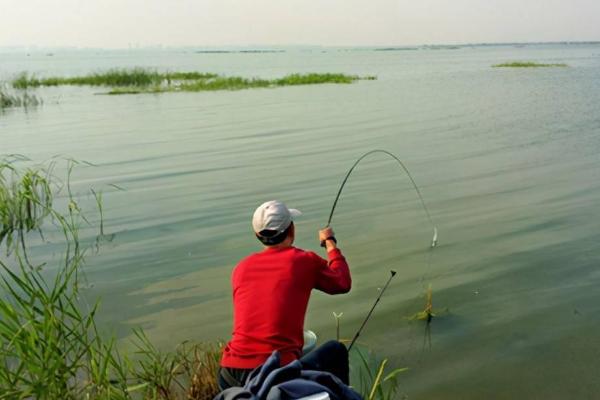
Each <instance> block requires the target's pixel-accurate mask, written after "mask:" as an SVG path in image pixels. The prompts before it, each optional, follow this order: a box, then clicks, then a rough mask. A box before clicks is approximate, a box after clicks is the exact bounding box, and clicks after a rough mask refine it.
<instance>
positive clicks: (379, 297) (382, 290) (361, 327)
mask: <svg viewBox="0 0 600 400" xmlns="http://www.w3.org/2000/svg"><path fill="white" fill-rule="evenodd" d="M390 274H391V276H390V279H388V281H387V282H386V284H385V286H384V287H383V289H381V293H379V296H378V297H377V300H375V304H373V307H371V310H370V311H369V313H368V314H367V318H365V320H364V321H363V323H362V325H361V326H360V328H358V331H357V332H356V335H354V338H353V339H352V342H350V346H348V351H350V350H351V349H352V346H354V343H355V342H356V339H358V337H359V336H360V333H361V332H362V330H363V328H364V327H365V325H366V324H367V321H368V320H369V318H370V317H371V314H373V310H374V309H375V307H376V306H377V303H379V300H380V299H381V296H383V292H385V289H387V287H388V285H389V284H390V282H391V281H392V278H393V277H394V276H396V271H390Z"/></svg>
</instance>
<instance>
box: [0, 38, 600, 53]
mask: <svg viewBox="0 0 600 400" xmlns="http://www.w3.org/2000/svg"><path fill="white" fill-rule="evenodd" d="M556 45H562V46H585V45H600V40H591V41H590V40H588V41H556V42H498V43H494V42H489V43H488V42H480V43H437V44H433V43H432V44H418V45H400V44H395V45H394V44H385V45H384V44H381V45H359V46H350V45H345V46H333V45H277V46H260V45H254V46H233V45H231V46H227V45H223V46H202V45H198V46H161V45H156V46H131V47H120V48H111V47H75V46H59V47H45V46H0V52H47V51H116V52H120V51H144V50H146V51H149V50H165V51H173V50H175V51H190V52H197V53H206V54H228V53H240V54H261V53H265V54H271V53H285V52H286V49H287V50H292V49H294V50H311V49H332V50H345V51H351V50H357V51H360V50H379V51H382V50H383V51H385V50H387V51H389V50H418V49H453V48H465V47H525V46H556Z"/></svg>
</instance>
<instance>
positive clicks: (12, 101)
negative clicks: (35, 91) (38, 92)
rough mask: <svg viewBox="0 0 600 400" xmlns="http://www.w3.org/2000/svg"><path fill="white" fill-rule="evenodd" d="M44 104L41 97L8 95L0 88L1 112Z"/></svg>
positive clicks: (25, 93)
mask: <svg viewBox="0 0 600 400" xmlns="http://www.w3.org/2000/svg"><path fill="white" fill-rule="evenodd" d="M40 104H42V99H40V98H39V97H37V96H35V95H32V94H29V93H27V92H24V93H8V92H5V91H4V90H2V88H0V110H3V109H5V108H13V107H24V108H28V107H36V106H38V105H40Z"/></svg>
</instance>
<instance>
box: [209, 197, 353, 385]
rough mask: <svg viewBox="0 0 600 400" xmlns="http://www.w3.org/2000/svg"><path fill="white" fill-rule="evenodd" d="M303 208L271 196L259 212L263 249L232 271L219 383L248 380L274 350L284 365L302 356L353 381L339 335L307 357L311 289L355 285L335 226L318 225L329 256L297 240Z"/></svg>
mask: <svg viewBox="0 0 600 400" xmlns="http://www.w3.org/2000/svg"><path fill="white" fill-rule="evenodd" d="M299 215H301V213H300V211H298V210H294V209H288V208H287V207H286V205H285V204H283V203H282V202H280V201H275V200H274V201H268V202H266V203H264V204H262V205H260V206H259V207H258V208H257V209H256V211H255V212H254V216H253V218H252V227H253V229H254V232H255V234H256V237H257V238H258V239H259V240H260V241H261V242H262V243H263V245H264V246H265V248H264V249H263V251H261V252H258V253H254V254H251V255H249V256H248V257H246V258H244V259H243V260H242V261H240V262H239V264H238V265H237V266H236V267H235V269H234V270H233V274H232V279H231V283H232V289H233V315H234V319H233V337H232V339H231V340H230V341H229V343H227V345H226V346H225V348H224V349H223V357H222V359H221V369H220V371H219V386H220V387H221V389H225V388H227V387H230V386H243V385H244V382H245V380H246V378H247V377H248V375H249V374H250V372H251V371H252V370H253V369H254V368H256V367H258V366H260V365H262V364H263V363H264V362H265V361H266V360H267V358H268V357H269V356H270V355H271V353H272V352H273V351H274V350H277V351H279V353H280V356H281V364H282V366H283V365H285V364H288V363H290V362H292V361H293V360H297V359H300V361H301V362H302V364H303V367H304V368H306V369H319V370H324V371H328V372H331V373H333V374H334V375H336V376H338V377H339V378H340V379H341V380H342V381H343V382H344V383H346V384H347V383H348V351H347V349H346V347H345V346H344V345H343V344H341V343H339V342H336V341H331V342H327V343H326V344H324V345H323V346H321V347H319V348H318V349H316V350H314V351H313V352H311V353H310V354H309V355H307V356H305V357H304V358H302V346H303V344H304V337H303V327H304V317H305V314H306V308H307V306H308V299H309V297H310V293H311V291H312V289H318V290H321V291H323V292H325V293H328V294H340V293H347V292H348V291H350V287H351V284H352V281H351V278H350V270H349V268H348V264H347V263H346V260H345V258H344V256H343V255H342V252H341V251H340V250H339V249H338V248H337V245H336V243H337V242H336V240H335V237H334V236H333V230H332V229H331V228H329V227H328V228H325V229H323V230H321V231H319V239H320V240H321V243H322V244H324V246H325V247H326V249H327V257H328V259H329V261H327V260H325V259H323V258H321V257H320V256H318V255H317V254H315V253H313V252H310V251H304V250H301V249H298V248H296V247H294V246H293V243H294V237H295V227H294V223H293V218H294V217H297V216H299Z"/></svg>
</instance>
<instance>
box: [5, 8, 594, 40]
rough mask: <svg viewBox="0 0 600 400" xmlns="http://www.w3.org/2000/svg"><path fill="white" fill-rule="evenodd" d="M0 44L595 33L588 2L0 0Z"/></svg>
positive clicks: (573, 36) (579, 36)
mask: <svg viewBox="0 0 600 400" xmlns="http://www.w3.org/2000/svg"><path fill="white" fill-rule="evenodd" d="M0 7H1V8H2V10H3V12H2V13H1V14H0V47H3V48H6V47H11V48H14V47H40V48H63V47H74V48H103V49H127V48H132V47H133V48H136V47H160V46H163V47H253V46H263V47H267V46H270V47H272V46H324V47H348V46H353V47H369V46H419V45H434V44H448V45H459V44H480V43H489V44H502V43H542V42H590V41H598V40H600V24H597V23H596V21H595V19H596V18H595V17H594V16H597V15H600V3H598V2H596V1H593V0H574V1H572V2H569V3H565V2H562V1H560V0H546V1H542V0H528V1H518V0H503V1H499V0H495V1H487V2H481V1H477V0H456V1H454V2H452V3H448V2H445V1H442V0H422V1H420V2H410V1H408V0H374V1H372V2H369V3H366V2H364V1H358V0H323V1H320V2H318V3H314V4H310V5H307V2H306V1H301V0H288V1H286V2H280V1H275V0H255V1H254V2H251V3H250V2H245V1H242V0H219V1H217V0H204V1H201V2H197V1H193V0H180V1H178V2H165V1H160V0H145V1H142V0H129V1H117V0H105V1H102V2H91V1H87V2H83V1H80V0H58V1H55V2H53V3H52V4H50V3H48V2H43V1H41V0H0Z"/></svg>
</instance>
